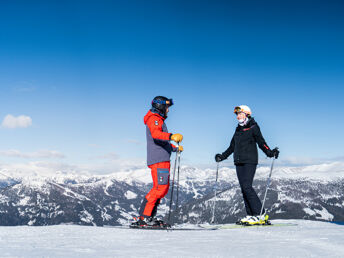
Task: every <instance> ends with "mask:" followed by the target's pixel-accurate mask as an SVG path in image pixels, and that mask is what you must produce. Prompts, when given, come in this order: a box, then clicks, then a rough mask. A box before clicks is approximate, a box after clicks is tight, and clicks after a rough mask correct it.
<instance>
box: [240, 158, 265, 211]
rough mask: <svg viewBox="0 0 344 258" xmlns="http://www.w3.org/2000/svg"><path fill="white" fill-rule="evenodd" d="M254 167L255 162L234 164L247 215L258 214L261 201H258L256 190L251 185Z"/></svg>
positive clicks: (254, 171) (255, 166)
mask: <svg viewBox="0 0 344 258" xmlns="http://www.w3.org/2000/svg"><path fill="white" fill-rule="evenodd" d="M256 168H257V165H255V164H238V165H236V172H237V176H238V179H239V184H240V187H241V192H242V196H243V198H244V203H245V208H246V212H247V215H250V216H258V215H259V214H260V210H261V208H262V203H261V202H260V200H259V198H258V196H257V193H256V191H255V190H254V189H253V187H252V183H253V178H254V175H255V173H256ZM263 213H264V212H263Z"/></svg>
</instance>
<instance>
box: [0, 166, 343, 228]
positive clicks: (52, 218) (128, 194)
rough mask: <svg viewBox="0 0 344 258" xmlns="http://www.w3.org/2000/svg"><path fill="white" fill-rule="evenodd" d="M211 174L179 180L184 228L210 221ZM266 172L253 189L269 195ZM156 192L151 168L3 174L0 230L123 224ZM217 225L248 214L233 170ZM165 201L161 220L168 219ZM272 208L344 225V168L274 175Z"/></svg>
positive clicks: (197, 172)
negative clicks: (96, 172)
mask: <svg viewBox="0 0 344 258" xmlns="http://www.w3.org/2000/svg"><path fill="white" fill-rule="evenodd" d="M215 172H216V171H215V170H214V169H199V168H195V167H188V166H183V167H182V169H181V174H180V191H179V193H180V198H179V200H180V206H179V208H180V210H179V212H178V216H177V215H176V216H174V218H176V220H177V221H179V222H192V223H204V222H207V221H209V220H210V217H211V214H212V207H213V204H214V198H213V197H214V194H213V193H214V191H213V190H214V179H215ZM268 173H269V167H260V168H258V171H257V176H256V181H255V188H256V189H257V191H258V193H259V194H260V195H262V194H263V192H264V189H265V183H266V177H267V175H268ZM150 187H151V175H150V171H149V169H147V168H136V169H131V170H126V171H119V172H116V173H113V174H110V175H104V176H99V175H98V176H94V175H88V174H81V173H77V172H75V173H63V172H56V173H50V174H42V173H40V172H32V173H27V172H26V173H25V174H24V173H21V172H20V171H18V170H16V171H2V172H1V174H0V224H1V225H56V224H61V223H74V224H82V225H99V226H102V225H120V224H125V223H127V221H128V219H130V218H131V217H132V216H135V215H137V210H138V208H139V206H140V203H141V201H142V199H143V197H144V195H145V194H146V193H147V192H148V190H149V188H150ZM217 188H218V193H219V194H218V199H217V205H216V207H217V210H216V219H217V221H218V222H219V223H228V222H234V221H235V220H236V219H237V218H238V217H240V216H242V215H243V214H244V209H243V202H242V197H241V193H240V188H239V186H238V183H237V179H236V175H235V170H234V169H233V168H221V169H220V171H219V182H218V187H217ZM168 199H169V195H168V196H167V199H166V198H165V199H164V200H163V202H162V204H161V209H160V216H164V215H165V214H166V212H167V207H168V206H167V205H166V204H168V203H167V201H169V200H168ZM267 207H268V208H269V214H270V215H271V217H272V218H282V219H315V220H329V221H331V220H335V221H338V220H344V163H340V162H334V163H328V164H322V165H317V166H307V167H292V168H291V167H277V168H276V169H275V170H274V174H273V180H272V185H271V191H270V192H269V194H268V199H267Z"/></svg>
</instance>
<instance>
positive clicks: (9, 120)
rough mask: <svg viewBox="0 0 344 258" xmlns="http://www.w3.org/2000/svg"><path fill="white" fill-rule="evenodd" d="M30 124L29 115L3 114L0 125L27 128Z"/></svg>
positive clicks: (11, 127)
mask: <svg viewBox="0 0 344 258" xmlns="http://www.w3.org/2000/svg"><path fill="white" fill-rule="evenodd" d="M31 125H32V119H31V117H29V116H25V115H21V116H17V117H15V116H12V115H7V116H5V118H4V120H3V121H2V124H1V126H2V127H4V128H9V129H14V128H27V127H29V126H31Z"/></svg>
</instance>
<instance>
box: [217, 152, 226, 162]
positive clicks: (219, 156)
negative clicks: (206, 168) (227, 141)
mask: <svg viewBox="0 0 344 258" xmlns="http://www.w3.org/2000/svg"><path fill="white" fill-rule="evenodd" d="M224 159H225V158H224V157H223V156H222V154H216V155H215V161H216V162H221V161H222V160H224Z"/></svg>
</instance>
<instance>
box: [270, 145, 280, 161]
mask: <svg viewBox="0 0 344 258" xmlns="http://www.w3.org/2000/svg"><path fill="white" fill-rule="evenodd" d="M271 152H272V157H275V159H278V155H279V153H280V152H279V150H278V148H277V147H276V148H275V149H273V150H272V151H271Z"/></svg>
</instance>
